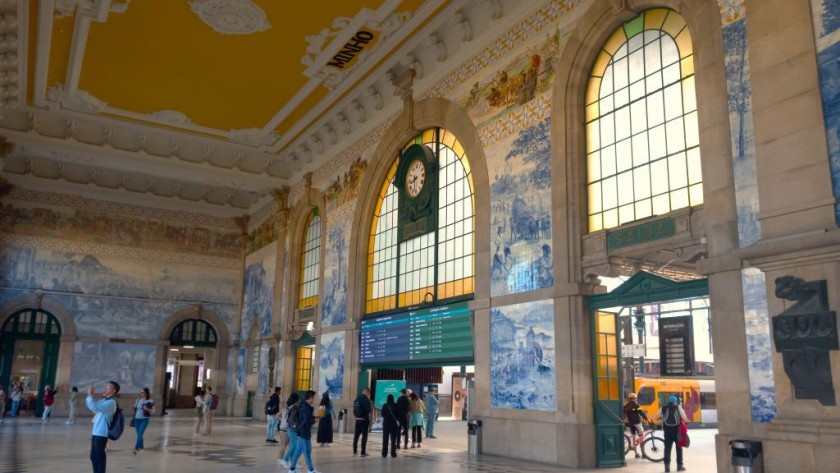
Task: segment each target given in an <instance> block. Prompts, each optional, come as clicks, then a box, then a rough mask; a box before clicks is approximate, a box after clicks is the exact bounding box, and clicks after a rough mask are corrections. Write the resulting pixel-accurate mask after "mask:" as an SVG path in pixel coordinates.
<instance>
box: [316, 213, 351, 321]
mask: <svg viewBox="0 0 840 473" xmlns="http://www.w3.org/2000/svg"><path fill="white" fill-rule="evenodd" d="M350 222H351V219H350V218H344V219H342V220H330V221H329V222H328V228H329V229H328V230H327V241H326V243H327V248H326V258H325V261H324V294H323V295H322V297H321V300H322V301H323V304H324V307H323V308H322V310H321V327H331V326H335V325H342V324H344V323H346V321H347V274H348V271H347V269H348V268H347V266H348V263H347V254H348V253H347V251H348V244H349V240H350V226H351V225H350Z"/></svg>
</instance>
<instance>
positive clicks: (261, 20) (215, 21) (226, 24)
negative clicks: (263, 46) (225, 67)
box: [190, 0, 271, 34]
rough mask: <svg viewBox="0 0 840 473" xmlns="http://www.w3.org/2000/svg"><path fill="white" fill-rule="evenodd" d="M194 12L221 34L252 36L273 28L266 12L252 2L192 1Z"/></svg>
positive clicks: (231, 0)
mask: <svg viewBox="0 0 840 473" xmlns="http://www.w3.org/2000/svg"><path fill="white" fill-rule="evenodd" d="M190 7H192V11H194V12H195V14H196V15H198V17H199V18H201V21H203V22H204V23H207V25H209V26H210V27H211V28H213V29H214V30H216V32H217V33H221V34H251V33H257V32H259V31H265V30H267V29H269V28H271V23H269V22H268V17H267V16H266V14H265V12H264V11H263V10H262V8H260V7H259V6H257V5H256V4H254V2H252V1H251V0H192V1H191V2H190Z"/></svg>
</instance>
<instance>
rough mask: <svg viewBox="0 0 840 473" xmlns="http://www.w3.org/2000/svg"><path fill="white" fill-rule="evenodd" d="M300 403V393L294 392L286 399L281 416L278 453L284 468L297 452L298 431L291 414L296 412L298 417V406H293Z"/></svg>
mask: <svg viewBox="0 0 840 473" xmlns="http://www.w3.org/2000/svg"><path fill="white" fill-rule="evenodd" d="M299 403H300V395H299V394H298V393H292V394H291V395H290V396H289V398H288V399H286V408H285V409H284V410H283V415H282V417H281V418H280V434H279V436H280V453H279V454H278V460H277V462H278V463H280V465H281V466H282V467H283V468H289V467H290V463H289V461H291V459H292V455H294V454H295V447H296V443H297V433H295V429H293V428H292V426H291V424H290V422H289V421H290V420H291V416H292V415H293V414H294V415H295V417H297V407H295V409H294V410H293V409H292V406H297V405H298V404H299Z"/></svg>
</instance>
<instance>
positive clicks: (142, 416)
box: [131, 388, 155, 455]
mask: <svg viewBox="0 0 840 473" xmlns="http://www.w3.org/2000/svg"><path fill="white" fill-rule="evenodd" d="M154 409H155V402H154V401H152V399H151V395H150V394H149V388H143V389H141V390H140V395H138V396H137V400H136V401H134V428H135V429H136V430H137V441H136V442H134V450H132V451H131V453H132V454H134V455H137V454H138V453H140V452H141V451H142V450H143V448H144V445H143V433H144V432H146V427H148V426H149V418H150V417H151V416H152V411H153V410H154Z"/></svg>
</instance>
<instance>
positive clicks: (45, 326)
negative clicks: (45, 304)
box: [0, 309, 61, 415]
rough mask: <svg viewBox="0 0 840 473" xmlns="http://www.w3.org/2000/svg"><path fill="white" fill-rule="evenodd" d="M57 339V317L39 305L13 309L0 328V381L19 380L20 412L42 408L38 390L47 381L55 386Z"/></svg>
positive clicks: (58, 328)
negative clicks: (21, 392) (12, 312)
mask: <svg viewBox="0 0 840 473" xmlns="http://www.w3.org/2000/svg"><path fill="white" fill-rule="evenodd" d="M60 341H61V325H60V324H59V323H58V320H57V319H56V318H55V316H53V315H52V314H50V313H49V312H46V311H43V310H39V309H24V310H21V311H19V312H16V313H14V314H12V316H11V317H9V318H8V319H6V321H5V322H4V323H3V326H2V328H0V385H2V386H6V387H11V386H12V385H14V384H20V386H21V388H22V390H23V395H22V396H21V404H20V405H19V412H20V413H24V412H29V413H32V414H35V415H40V412H41V411H42V410H43V406H42V405H41V403H42V402H43V401H40V400H39V399H40V398H39V396H38V394H39V392H40V391H41V390H42V389H43V388H44V386H46V385H48V384H49V385H52V386H55V374H56V369H57V366H58V348H59V344H60ZM7 392H11V389H8V390H7Z"/></svg>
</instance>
